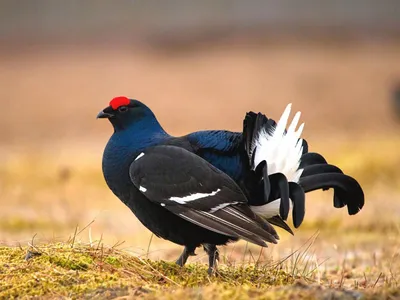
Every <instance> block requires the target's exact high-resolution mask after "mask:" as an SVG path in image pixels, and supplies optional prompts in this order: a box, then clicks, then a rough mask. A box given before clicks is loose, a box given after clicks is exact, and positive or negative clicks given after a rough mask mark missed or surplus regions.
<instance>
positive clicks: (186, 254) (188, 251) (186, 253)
mask: <svg viewBox="0 0 400 300" xmlns="http://www.w3.org/2000/svg"><path fill="white" fill-rule="evenodd" d="M195 250H196V247H192V246H186V247H185V249H183V252H182V254H181V256H179V258H178V259H177V260H176V262H175V263H176V264H177V265H178V266H180V267H183V266H184V265H185V264H186V261H187V260H188V258H189V256H195V255H196V253H195V252H194V251H195Z"/></svg>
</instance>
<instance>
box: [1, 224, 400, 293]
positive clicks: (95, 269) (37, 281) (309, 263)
mask: <svg viewBox="0 0 400 300" xmlns="http://www.w3.org/2000/svg"><path fill="white" fill-rule="evenodd" d="M77 238H78V232H77V230H76V231H75V233H74V235H73V236H72V238H70V239H69V240H68V241H66V242H64V243H46V244H38V245H35V244H34V240H33V239H32V241H31V242H30V243H29V244H28V245H27V246H24V247H22V246H19V247H6V246H2V247H0V278H1V280H0V299H12V298H22V297H25V298H32V297H46V298H60V297H65V298H68V299H76V298H98V299H114V298H117V297H123V299H133V298H136V297H139V296H140V297H141V298H144V299H187V298H195V299H203V298H207V299H208V298H213V299H277V298H278V299H391V298H393V299H394V298H396V297H398V296H400V293H399V292H398V286H397V280H392V281H391V282H389V281H388V280H387V279H385V280H384V282H383V283H382V282H381V281H382V279H383V278H384V277H386V276H387V274H383V273H382V272H381V273H380V274H379V276H378V277H377V278H376V279H375V280H372V281H370V282H368V279H367V276H370V274H369V273H368V272H372V270H370V271H368V270H364V275H363V276H364V278H365V280H364V281H363V282H360V283H354V285H353V287H352V288H348V287H345V284H344V282H345V280H349V279H351V278H352V277H353V276H355V274H352V273H353V272H355V270H354V269H355V268H354V269H353V270H349V268H348V266H346V264H345V262H344V263H343V265H342V266H338V267H339V268H338V270H337V272H336V274H334V273H332V272H333V271H334V270H325V271H323V272H321V271H320V265H319V263H318V262H316V261H313V260H312V259H310V258H307V256H309V254H310V252H311V249H312V246H313V244H314V241H315V238H316V236H313V237H312V238H311V239H309V240H308V241H307V243H306V244H304V245H303V247H300V249H298V250H297V251H295V252H294V253H292V254H291V255H289V256H288V257H285V258H284V259H282V260H280V261H277V262H273V261H270V260H269V261H262V260H261V259H260V258H261V254H260V255H259V256H258V257H257V258H256V259H255V258H254V257H253V256H252V255H248V257H249V262H247V261H246V260H245V259H243V260H242V261H241V262H240V263H238V262H234V263H229V262H228V263H226V260H225V259H222V261H224V260H225V263H223V262H222V263H221V264H220V266H219V268H218V271H217V272H216V274H215V275H214V276H208V275H207V268H206V265H204V264H201V263H190V264H188V265H187V266H186V267H183V268H181V267H179V266H177V265H176V264H174V263H172V262H166V261H163V260H150V259H146V258H142V257H140V256H137V255H132V254H131V253H129V252H127V251H124V250H120V249H119V247H120V246H121V245H120V244H118V245H114V246H113V247H108V246H105V245H104V244H103V243H102V241H101V240H99V241H92V242H90V243H83V242H82V241H80V240H77ZM244 257H245V256H244ZM252 259H253V261H252ZM397 266H398V265H397ZM350 269H351V268H350ZM365 272H367V273H368V274H367V273H365ZM332 278H336V281H334V280H332Z"/></svg>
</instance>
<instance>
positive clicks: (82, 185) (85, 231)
mask: <svg viewBox="0 0 400 300" xmlns="http://www.w3.org/2000/svg"><path fill="white" fill-rule="evenodd" d="M338 43H339V44H333V43H331V44H326V43H322V42H321V43H318V42H314V43H310V42H299V41H292V40H285V41H281V40H279V41H275V42H273V41H272V42H270V43H263V44H252V45H250V46H243V45H235V46H234V47H233V46H229V45H219V46H215V45H214V46H210V47H209V48H207V49H204V47H203V49H202V50H201V51H199V52H188V53H186V52H183V53H163V52H161V53H160V52H159V51H158V52H151V51H148V50H146V51H144V50H143V49H136V48H128V47H124V48H122V49H105V48H102V49H93V48H77V47H72V46H70V48H65V47H62V48H61V47H50V50H48V49H47V50H46V51H44V50H43V49H29V53H22V52H21V51H12V52H2V53H1V57H2V69H3V70H4V71H5V72H1V73H0V82H2V89H1V90H0V96H1V97H0V99H1V100H0V103H1V104H2V106H3V108H5V109H4V110H3V111H5V112H6V113H4V114H3V116H2V118H1V119H0V125H1V126H0V136H1V140H2V144H1V147H0V153H1V166H0V196H1V197H0V243H1V246H0V278H1V279H0V298H10V297H17V296H18V297H21V296H27V297H29V296H44V297H46V298H58V297H67V298H82V297H85V296H86V297H94V296H95V297H97V298H118V297H122V298H133V297H137V296H140V297H143V298H148V299H156V298H157V299H160V298H161V299H162V298H165V299H170V298H175V299H179V298H182V299H183V298H187V297H188V296H190V297H193V298H199V299H200V298H215V299H227V298H235V299H246V298H257V297H258V298H260V299H274V298H277V297H279V298H285V297H286V298H288V299H301V298H303V299H308V298H310V299H313V298H317V299H325V298H326V299H334V298H340V299H346V297H347V298H348V299H360V298H363V297H364V298H366V299H396V298H398V297H400V295H399V294H398V292H397V288H398V280H400V271H399V270H400V257H399V254H400V252H399V251H400V250H399V249H400V227H399V224H398V219H399V217H398V216H399V215H400V202H399V201H398V199H399V195H400V192H399V187H400V172H399V169H398V167H397V166H398V165H399V163H400V156H399V155H398V151H397V149H398V147H399V146H400V138H399V137H398V133H397V131H398V125H397V123H396V119H395V115H394V114H393V112H392V110H391V106H390V95H391V89H392V87H393V86H394V84H395V83H396V81H397V80H398V78H400V63H399V62H400V51H398V50H399V49H400V46H399V45H400V43H397V42H393V41H390V42H387V43H383V42H380V43H373V42H353V43H351V44H350V45H349V44H348V42H346V43H344V42H338ZM80 47H81V46H80ZM3 62H4V63H3ZM3 85H4V88H3ZM121 94H125V95H128V96H131V97H135V98H138V99H140V100H143V101H145V102H146V103H147V104H148V105H149V106H151V108H153V109H154V111H155V113H156V114H157V116H159V119H160V121H161V122H162V124H163V125H164V127H165V129H166V130H167V131H169V132H171V133H173V134H177V135H178V134H183V133H185V132H189V131H194V130H199V129H218V128H224V129H230V130H240V127H241V125H242V118H243V115H244V113H245V112H246V111H248V110H254V111H263V112H264V113H267V114H268V115H269V116H271V117H273V118H279V116H280V113H281V112H282V111H283V109H284V107H285V106H286V104H287V103H288V102H293V109H294V110H301V111H302V113H303V114H302V120H304V121H305V122H306V126H305V137H306V138H307V140H308V142H309V144H310V148H311V149H312V150H313V151H317V152H320V153H323V154H324V156H325V157H326V158H327V159H328V160H329V161H330V162H332V163H334V164H336V165H338V166H340V167H341V168H342V169H343V170H344V171H345V172H346V173H348V174H350V175H352V176H354V177H355V178H356V179H357V180H359V182H360V183H361V185H362V186H363V187H364V190H365V195H366V204H365V207H364V209H363V210H362V211H361V212H360V213H359V214H357V215H356V216H348V214H347V211H346V209H345V208H344V209H335V208H333V205H332V192H331V191H327V192H313V193H310V194H308V195H307V207H306V209H307V211H306V218H305V222H304V223H303V225H302V226H301V227H300V228H299V229H297V230H295V231H294V236H291V235H289V234H286V233H284V232H282V231H279V233H280V235H281V240H280V242H279V244H278V245H273V246H270V247H268V248H265V249H263V250H262V249H261V248H260V247H257V246H253V245H249V244H247V243H246V242H243V241H241V242H238V243H235V244H232V245H229V246H226V247H221V254H222V255H221V256H222V258H221V262H220V264H219V270H218V273H217V274H216V276H214V277H208V276H207V275H206V265H205V263H206V257H205V253H204V252H203V250H202V249H198V250H197V256H196V257H191V258H190V259H189V264H188V265H187V266H186V267H184V268H182V269H181V268H178V267H177V266H175V265H174V264H172V263H171V262H172V261H174V260H175V259H176V258H177V257H178V255H179V253H180V251H181V250H182V249H181V247H179V246H177V245H174V244H172V243H170V242H168V241H164V240H161V239H158V238H156V237H153V236H152V235H151V233H150V232H149V231H147V230H146V229H145V228H144V227H143V226H142V225H141V224H140V223H139V222H138V221H137V219H136V218H135V216H134V215H133V214H132V213H131V212H130V211H129V210H128V209H127V208H126V207H125V206H124V205H123V204H122V203H121V202H120V201H119V200H118V199H116V198H115V196H113V194H112V193H111V192H110V191H109V190H108V188H107V187H106V185H105V182H104V179H103V177H102V173H101V155H102V151H103V148H104V145H105V143H106V141H107V139H108V137H109V135H110V134H111V132H112V130H111V127H110V126H109V124H108V123H107V122H106V121H104V120H101V121H100V120H98V121H96V120H95V116H96V114H97V113H98V111H100V109H102V108H104V107H105V106H107V103H108V101H109V99H110V98H112V97H113V96H116V95H121ZM289 224H290V225H291V221H289Z"/></svg>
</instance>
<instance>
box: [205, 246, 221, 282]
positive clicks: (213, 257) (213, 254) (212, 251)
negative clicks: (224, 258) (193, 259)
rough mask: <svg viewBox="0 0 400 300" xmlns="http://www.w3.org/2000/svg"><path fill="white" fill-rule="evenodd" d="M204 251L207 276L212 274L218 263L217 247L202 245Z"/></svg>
mask: <svg viewBox="0 0 400 300" xmlns="http://www.w3.org/2000/svg"><path fill="white" fill-rule="evenodd" d="M203 247H204V250H205V251H206V252H207V254H208V271H207V272H208V275H211V274H213V273H214V271H215V270H216V269H217V263H218V261H219V252H218V249H217V246H215V245H212V244H203Z"/></svg>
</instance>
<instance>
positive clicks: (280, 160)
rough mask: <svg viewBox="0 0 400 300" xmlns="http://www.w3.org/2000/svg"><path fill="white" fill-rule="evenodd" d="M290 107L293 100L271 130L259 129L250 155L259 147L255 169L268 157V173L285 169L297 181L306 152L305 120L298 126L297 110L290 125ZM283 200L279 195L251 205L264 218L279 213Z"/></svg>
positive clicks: (290, 178) (286, 173)
mask: <svg viewBox="0 0 400 300" xmlns="http://www.w3.org/2000/svg"><path fill="white" fill-rule="evenodd" d="M291 108H292V104H291V103H290V104H288V105H287V106H286V109H285V111H284V112H283V114H282V116H281V117H280V119H279V121H278V123H277V125H276V127H271V128H268V130H267V129H265V128H262V129H260V132H259V133H258V136H257V138H256V139H255V141H253V144H252V146H251V149H250V155H253V151H254V150H255V151H256V152H255V155H254V169H255V168H256V167H257V166H258V164H259V163H260V162H262V161H263V160H265V161H266V162H267V166H268V175H271V174H275V173H282V174H284V175H285V176H286V178H287V180H288V181H289V182H290V181H292V182H298V181H299V179H300V176H301V174H302V172H303V169H299V166H300V160H301V156H302V153H303V140H302V139H300V136H301V133H302V132H303V129H304V123H302V124H301V125H300V126H299V127H298V128H297V124H298V123H299V120H300V115H301V113H300V112H297V113H296V114H295V115H294V118H293V120H292V122H291V123H290V124H289V127H288V128H287V125H288V121H289V116H290V111H291ZM286 129H287V130H286ZM296 129H297V130H296ZM285 130H286V133H285ZM280 202H281V199H277V200H275V201H272V202H270V203H268V204H265V205H261V206H251V209H252V210H253V211H254V212H255V213H257V214H259V215H261V216H263V217H264V218H271V217H273V216H276V215H279V207H280ZM290 204H291V205H290V206H291V207H290V209H292V206H293V205H292V201H290Z"/></svg>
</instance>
